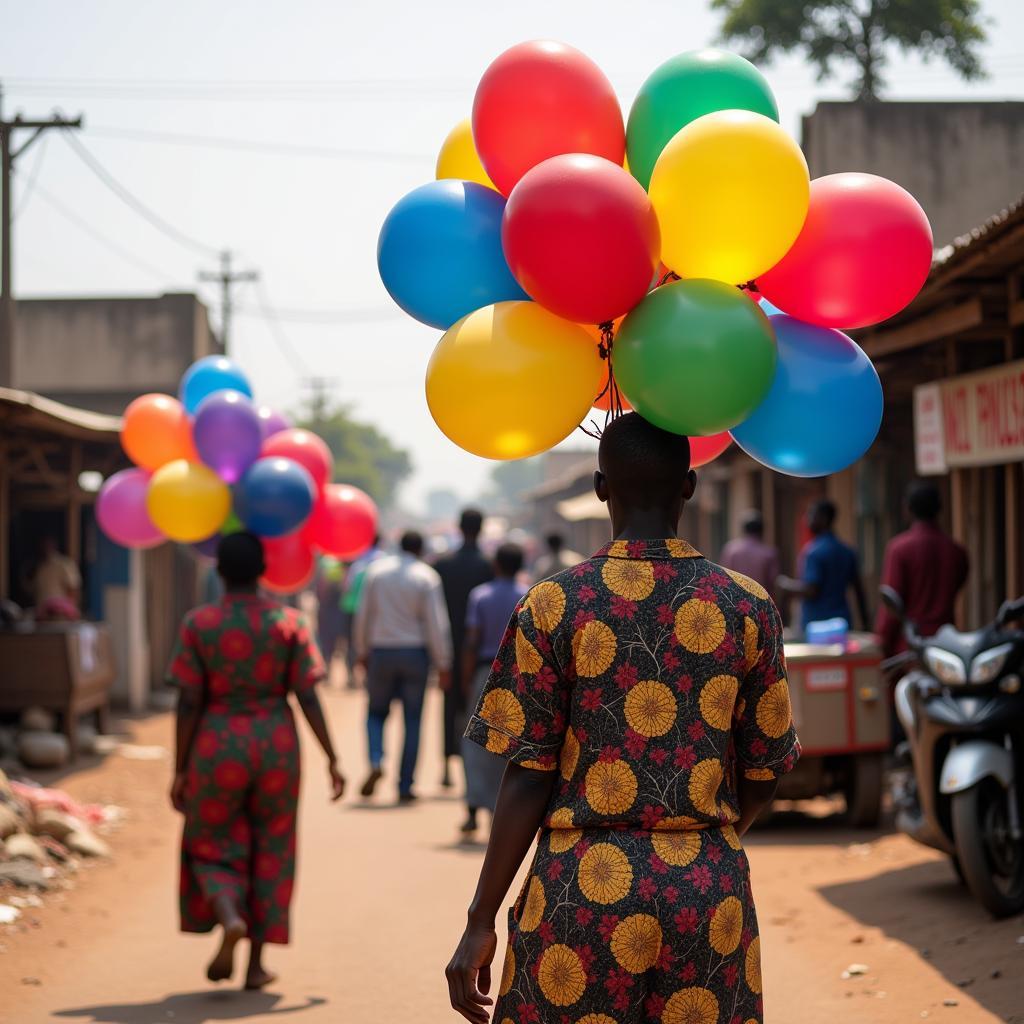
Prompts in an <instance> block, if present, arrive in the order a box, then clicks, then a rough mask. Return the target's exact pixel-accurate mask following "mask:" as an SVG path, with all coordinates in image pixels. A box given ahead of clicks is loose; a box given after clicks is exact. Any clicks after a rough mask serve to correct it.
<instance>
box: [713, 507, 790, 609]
mask: <svg viewBox="0 0 1024 1024" xmlns="http://www.w3.org/2000/svg"><path fill="white" fill-rule="evenodd" d="M741 529H742V531H743V533H742V536H740V537H736V538H734V539H733V540H731V541H729V543H728V544H726V545H725V547H724V548H722V557H721V563H722V565H723V566H725V568H726V569H732V570H733V571H735V572H741V573H743V575H744V576H749V577H750V578H751V579H752V580H757V582H758V583H760V584H761V586H762V587H764V589H765V590H767V591H768V593H769V594H770V595H771V596H772V597H773V598H774V596H775V581H776V580H777V579H778V578H779V550H778V548H775V547H772V545H771V544H765V542H764V518H763V517H762V515H761V513H760V512H758V511H757V509H750V510H749V511H748V512H746V513H744V515H743V522H742V524H741Z"/></svg>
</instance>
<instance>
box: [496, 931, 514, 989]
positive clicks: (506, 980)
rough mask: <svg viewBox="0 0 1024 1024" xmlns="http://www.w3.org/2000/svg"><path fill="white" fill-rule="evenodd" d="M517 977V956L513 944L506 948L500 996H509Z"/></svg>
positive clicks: (499, 987)
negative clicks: (513, 950)
mask: <svg viewBox="0 0 1024 1024" xmlns="http://www.w3.org/2000/svg"><path fill="white" fill-rule="evenodd" d="M515 976H516V955H515V953H513V952H512V944H511V943H509V945H507V946H506V947H505V964H504V966H503V967H502V969H501V984H500V985H499V986H498V995H499V996H507V995H508V994H509V992H510V991H511V990H512V982H513V980H514V979H515Z"/></svg>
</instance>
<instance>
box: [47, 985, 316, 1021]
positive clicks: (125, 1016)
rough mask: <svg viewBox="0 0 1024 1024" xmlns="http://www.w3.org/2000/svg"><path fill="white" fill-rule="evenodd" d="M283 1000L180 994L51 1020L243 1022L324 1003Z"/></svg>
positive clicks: (65, 1012)
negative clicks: (292, 1002) (292, 1003)
mask: <svg viewBox="0 0 1024 1024" xmlns="http://www.w3.org/2000/svg"><path fill="white" fill-rule="evenodd" d="M283 998H284V997H283V996H279V995H274V994H273V993H270V992H239V991H227V990H222V991H210V990H209V989H207V990H206V991H203V992H182V993H180V994H178V995H171V996H165V997H164V998H163V999H159V1000H156V1001H155V1002H151V1003H111V1004H110V1005H109V1006H83V1007H80V1008H78V1009H74V1010H57V1011H55V1012H54V1014H53V1016H54V1017H59V1018H61V1019H64V1020H69V1019H70V1020H82V1021H84V1022H86V1024H90V1022H91V1024H152V1022H155V1021H165V1020H171V1021H174V1024H208V1022H210V1021H221V1020H245V1019H246V1018H248V1017H270V1016H278V1015H281V1016H283V1015H284V1014H287V1013H301V1012H302V1011H303V1010H312V1009H313V1008H315V1007H317V1006H323V1005H324V1004H325V1003H326V1002H327V1000H326V999H318V998H316V997H312V996H310V997H308V998H307V999H306V1001H305V1002H304V1003H297V1004H294V1005H291V1004H286V1003H283Z"/></svg>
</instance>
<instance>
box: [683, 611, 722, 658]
mask: <svg viewBox="0 0 1024 1024" xmlns="http://www.w3.org/2000/svg"><path fill="white" fill-rule="evenodd" d="M676 639H677V640H678V641H679V642H680V643H681V644H682V645H683V647H685V648H686V649H687V650H688V651H692V652H693V653H694V654H710V653H711V652H712V651H714V650H716V649H717V648H718V645H719V644H720V643H721V642H722V641H723V640H724V639H725V616H724V615H723V614H722V609H721V608H719V607H718V605H717V604H715V603H714V601H702V600H700V598H697V597H691V598H690V600H689V601H686V602H684V603H683V604H681V605H680V606H679V609H678V610H677V611H676Z"/></svg>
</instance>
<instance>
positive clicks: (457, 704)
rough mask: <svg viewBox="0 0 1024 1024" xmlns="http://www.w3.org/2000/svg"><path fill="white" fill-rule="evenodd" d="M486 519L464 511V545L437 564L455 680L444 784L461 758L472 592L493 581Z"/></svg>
mask: <svg viewBox="0 0 1024 1024" xmlns="http://www.w3.org/2000/svg"><path fill="white" fill-rule="evenodd" d="M483 525H484V517H483V515H482V514H481V513H480V512H478V511H477V510H476V509H475V508H467V509H464V510H463V512H462V515H461V516H460V518H459V530H460V531H461V533H462V546H461V547H460V548H459V549H458V550H457V551H454V552H453V553H452V554H450V555H446V556H445V557H444V558H441V559H439V560H438V562H437V571H438V574H439V575H440V577H441V585H442V586H443V587H444V600H445V604H446V605H447V607H448V620H449V621H450V622H451V624H452V648H453V652H452V653H453V657H454V660H453V662H452V679H451V685H450V686H449V687H448V688H447V689H446V690H445V691H444V775H443V777H442V779H441V785H443V786H444V787H445V788H447V787H449V786H450V785H451V784H452V778H451V772H450V769H449V761H450V759H451V758H453V757H458V755H459V749H460V746H459V744H460V740H461V737H462V730H463V729H464V728H465V727H466V721H465V719H466V686H467V685H468V684H469V680H468V679H464V678H463V676H462V646H463V642H464V640H465V636H466V608H467V606H468V604H469V593H470V591H471V590H472V589H473V588H474V587H478V586H479V585H480V584H481V583H487V582H488V581H489V580H492V579H493V578H494V570H493V569H492V568H491V563H490V562H489V561H488V560H487V559H486V558H485V557H484V555H483V554H482V553H481V551H480V547H479V542H480V533H481V531H482V530H483Z"/></svg>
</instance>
